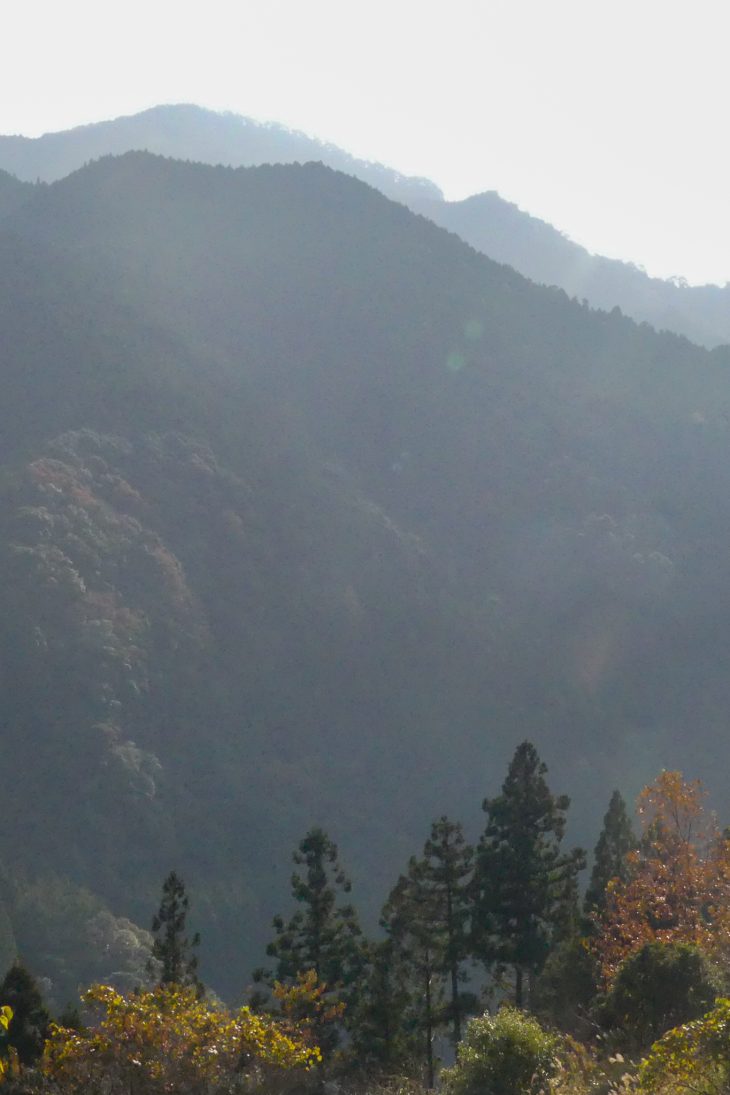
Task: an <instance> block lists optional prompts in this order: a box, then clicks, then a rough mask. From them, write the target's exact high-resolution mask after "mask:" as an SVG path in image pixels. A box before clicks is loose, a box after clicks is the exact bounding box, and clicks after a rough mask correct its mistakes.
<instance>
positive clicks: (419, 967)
mask: <svg viewBox="0 0 730 1095" xmlns="http://www.w3.org/2000/svg"><path fill="white" fill-rule="evenodd" d="M435 919H436V904H435V901H434V895H433V892H432V890H431V887H430V885H429V881H428V877H427V874H426V870H425V864H424V862H423V861H419V860H417V859H416V858H415V856H414V857H412V858H411V859H410V861H409V863H408V870H407V872H406V874H404V875H401V877H400V878H399V879H398V881H397V882H396V884H395V886H394V887H393V889H392V890H391V893H390V896H389V897H388V900H387V902H386V903H385V907H384V909H383V917H382V924H383V926H384V927H385V929H386V931H387V932H388V938H389V939H392V940H393V943H394V944H395V947H396V953H397V956H398V959H399V961H400V962H402V963H403V966H404V968H405V970H406V976H407V980H408V983H409V988H410V996H411V1006H410V1008H409V1009H408V1010H409V1012H410V1017H409V1025H410V1026H411V1028H412V1029H413V1031H414V1036H415V1038H416V1040H417V1041H418V1040H420V1043H421V1046H422V1053H423V1061H424V1063H425V1070H426V1086H427V1087H429V1088H431V1087H433V1085H434V1075H435V1072H434V1056H433V1040H434V1035H435V1033H436V1029H437V1027H438V1025H439V1022H440V1018H441V1016H442V1015H443V998H444V997H443V977H442V971H443V952H442V948H441V940H440V939H439V938H438V936H437V933H436V932H435V931H434V921H435ZM419 1056H420V1054H419Z"/></svg>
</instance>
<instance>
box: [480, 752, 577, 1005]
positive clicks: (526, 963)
mask: <svg viewBox="0 0 730 1095" xmlns="http://www.w3.org/2000/svg"><path fill="white" fill-rule="evenodd" d="M546 774H547V767H546V765H545V764H544V763H543V762H542V761H541V760H540V757H539V756H538V753H537V750H536V749H535V747H534V745H532V744H531V743H530V742H528V741H525V742H523V743H522V744H521V745H519V746H518V747H517V750H516V752H515V754H514V757H513V759H512V762H511V763H510V766H509V771H508V773H507V778H506V780H505V782H504V784H503V785H502V793H501V794H500V795H498V796H497V797H496V798H492V799H485V801H484V803H483V809H484V810H485V812H486V814H487V825H486V829H485V831H484V834H483V836H482V838H481V841H480V844H479V847H478V850H477V863H476V871H475V886H474V890H475V913H474V921H475V922H474V931H473V938H474V947H475V952H476V954H477V955H478V956H479V957H480V958H481V959H482V960H483V961H484V962H485V963H486V964H487V965H489V966H496V968H497V969H498V970H501V969H504V968H505V967H511V968H512V969H513V971H514V978H515V981H514V984H515V989H514V996H515V1004H516V1005H517V1007H522V1004H523V998H524V980H525V977H527V979H528V988H529V987H531V985H532V982H533V980H534V977H535V975H536V974H537V973H539V971H540V970H541V968H542V966H543V964H544V962H545V959H546V958H547V955H548V953H549V950H550V947H551V945H552V944H553V943H554V942H555V941H556V938H559V937H561V936H564V933H565V921H566V901H568V902H571V901H573V900H574V894H575V886H574V879H575V876H576V875H577V873H578V872H579V871H580V870H582V869H583V867H584V866H585V853H584V852H583V851H582V850H581V849H578V848H576V849H573V850H572V851H570V852H567V853H565V852H562V851H561V847H560V845H561V842H562V839H563V836H564V833H565V815H566V811H567V809H568V806H569V804H570V800H569V799H568V797H567V795H553V794H552V792H551V791H550V788H549V787H548V785H547V782H546V780H545V776H546Z"/></svg>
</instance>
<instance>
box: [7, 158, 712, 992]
mask: <svg viewBox="0 0 730 1095" xmlns="http://www.w3.org/2000/svg"><path fill="white" fill-rule="evenodd" d="M15 166H16V168H17V164H16V165H15ZM399 185H400V184H399ZM404 185H405V184H404ZM0 202H2V203H3V205H2V208H3V210H4V212H3V218H2V221H1V222H0V330H2V332H3V338H2V344H1V346H0V377H1V378H2V386H3V387H2V392H3V398H2V401H0V558H2V566H3V573H4V574H5V579H6V580H5V582H4V583H3V584H2V589H1V590H0V600H1V603H0V680H1V682H2V695H3V710H2V720H3V733H2V735H1V736H0V792H1V793H2V797H3V803H4V821H3V826H2V830H1V831H0V859H1V860H2V862H3V863H4V875H3V876H2V877H0V945H2V946H4V947H5V949H6V950H7V951H12V950H13V948H14V947H17V948H20V949H21V950H23V951H24V953H25V954H26V955H27V957H28V958H29V960H30V961H31V964H32V965H33V967H34V969H35V970H36V972H38V973H39V974H41V975H45V976H49V977H51V979H52V980H54V981H55V990H54V991H55V992H56V994H57V996H58V997H59V998H61V997H62V996H63V993H65V992H67V991H68V987H69V985H72V984H74V983H75V981H74V979H78V978H80V977H81V973H80V969H81V966H82V965H83V962H86V965H85V966H83V971H84V975H87V973H88V975H89V976H90V975H91V973H93V974H94V975H95V976H96V975H98V973H99V969H100V967H101V964H102V958H103V956H104V955H106V956H107V957H106V958H104V959H103V960H104V961H111V959H109V958H108V956H109V955H110V954H114V956H115V958H114V961H115V962H118V963H119V964H120V965H121V967H122V970H123V972H124V973H125V976H127V977H128V978H133V976H134V971H135V969H138V968H139V962H140V953H141V952H142V951H143V949H144V933H141V932H140V931H139V930H138V929H135V928H134V927H133V925H134V924H141V925H143V926H146V925H147V924H148V923H149V922H150V920H151V916H152V913H153V912H154V910H155V908H156V901H157V898H158V895H159V888H160V883H161V880H162V878H163V876H164V875H165V874H166V873H167V871H169V870H170V869H172V868H175V869H176V870H177V871H179V872H180V873H181V874H182V875H183V876H184V878H185V879H186V882H187V883H188V888H189V892H190V894H191V898H192V902H193V912H192V914H191V916H192V919H193V921H194V924H193V926H194V927H199V928H200V929H201V932H202V935H203V941H204V945H203V955H202V958H203V964H202V973H203V976H204V977H205V979H206V980H208V981H209V983H211V984H212V985H213V986H214V987H215V988H216V989H217V990H218V991H220V992H221V993H222V994H224V995H226V996H228V997H230V998H233V997H235V996H236V995H239V996H240V994H241V993H242V991H243V987H244V986H245V984H246V982H247V980H248V977H249V973H250V970H251V969H252V967H253V966H254V965H256V964H258V962H259V961H260V959H261V956H262V950H263V946H264V944H265V942H266V940H267V939H268V938H269V932H270V928H269V924H270V918H271V916H272V915H273V914H274V913H277V912H282V911H283V912H285V911H286V910H287V908H288V878H289V874H290V860H289V856H290V852H291V850H292V849H293V847H294V846H295V844H296V842H297V841H298V840H299V839H300V837H301V836H302V835H303V833H304V832H305V831H306V830H307V829H308V828H309V827H310V826H311V825H313V824H320V825H322V826H324V827H325V828H326V829H327V830H328V832H330V833H331V835H332V837H333V838H334V839H335V840H336V841H337V842H338V844H339V845H340V851H341V857H342V859H343V861H344V862H345V863H346V864H347V866H348V868H349V871H350V873H351V874H352V876H353V882H354V885H353V899H354V900H355V902H356V904H358V905H359V907H360V908H361V909H362V911H363V914H364V916H365V918H366V922H367V923H368V924H369V925H373V924H374V923H375V921H376V917H377V911H378V908H379V906H380V904H381V903H382V901H383V900H384V898H385V896H386V894H387V891H388V889H389V887H390V885H392V883H393V881H394V880H395V878H396V877H397V874H398V872H399V871H400V870H401V869H402V868H403V866H404V864H405V862H406V861H407V859H408V856H409V855H411V854H412V853H413V852H416V851H418V848H419V846H420V845H421V844H422V842H423V840H424V839H425V836H426V834H427V831H428V825H429V823H430V821H431V820H432V819H433V818H434V817H436V816H439V815H441V814H443V813H449V814H451V815H452V816H454V817H456V818H460V819H462V820H463V821H464V822H465V823H466V825H467V828H468V831H469V832H470V835H471V836H472V837H476V836H477V834H478V832H479V828H480V825H481V823H482V815H481V811H480V803H481V801H482V799H483V798H484V796H485V795H489V794H494V793H495V792H496V790H497V788H498V787H499V784H500V782H501V780H502V778H503V776H504V772H505V769H506V764H507V762H508V759H509V757H510V755H511V754H512V752H513V750H514V747H515V745H516V744H517V743H518V742H519V741H522V740H523V739H525V738H529V739H531V740H533V741H534V742H535V743H536V745H537V747H538V749H539V751H540V753H541V754H542V755H543V756H544V757H545V759H546V760H547V762H548V764H549V768H550V782H551V785H552V786H553V787H554V788H555V789H556V790H558V791H566V792H568V793H570V794H571V795H572V797H573V806H572V809H571V826H572V835H573V836H574V838H575V839H576V840H579V841H581V842H582V843H584V844H586V845H591V844H592V843H593V842H594V840H595V837H596V835H597V829H598V825H599V821H600V816H601V815H602V813H603V811H604V809H605V805H606V803H607V801H608V797H609V795H610V792H611V790H612V789H613V787H615V786H619V787H621V788H622V790H624V791H625V793H627V794H628V795H629V796H630V795H631V794H633V793H634V792H635V791H636V790H638V788H639V787H640V786H641V785H642V784H643V783H645V782H646V781H647V780H649V779H650V778H651V777H652V776H653V775H654V774H655V773H656V771H657V770H658V769H659V768H661V767H683V768H685V770H686V771H687V773H688V774H691V775H698V776H701V777H703V778H704V779H705V780H706V781H707V785H708V787H709V789H710V790H711V792H712V795H713V801H714V804H715V805H716V807H717V808H718V810H719V811H720V812H721V815H722V813H723V811H724V814H725V815H727V813H728V812H730V795H728V791H727V786H726V781H725V779H724V766H723V763H722V758H724V757H725V756H726V748H727V746H726V740H727V731H726V712H727V710H728V707H729V706H730V674H728V671H727V670H728V656H729V655H730V623H729V621H730V611H729V610H728V608H729V606H728V603H727V601H728V589H730V558H729V557H728V554H727V550H726V545H727V543H728V541H729V540H730V501H729V500H730V462H729V461H728V459H727V453H728V441H729V431H730V417H729V416H730V388H729V387H728V367H729V366H730V350H728V349H727V348H719V349H715V350H712V351H710V350H707V349H704V348H701V347H698V346H695V345H693V344H692V343H691V342H689V341H688V340H687V339H685V338H683V337H679V336H677V335H674V334H668V333H664V334H657V333H656V332H655V331H654V330H652V329H651V328H650V327H649V326H647V325H637V324H636V323H634V322H633V321H632V320H631V319H629V318H627V317H626V316H623V315H621V314H620V313H619V312H618V310H615V311H613V312H611V313H606V312H600V311H594V310H593V309H591V308H589V307H587V306H585V305H583V304H581V303H579V302H578V301H576V300H573V299H570V298H569V296H568V295H567V294H566V293H565V292H563V291H562V290H560V289H557V288H548V287H544V286H539V285H536V284H533V283H531V282H530V281H528V280H526V279H525V278H524V277H523V276H521V275H520V274H519V273H517V272H516V271H515V270H513V269H511V268H510V267H509V266H507V265H501V264H499V263H496V262H494V261H492V260H491V259H489V258H487V257H485V256H484V255H482V254H479V253H477V252H476V251H475V250H474V249H473V248H471V247H469V246H467V245H466V244H465V243H464V242H463V241H462V240H460V239H459V238H457V236H456V235H454V234H452V233H449V232H446V231H444V230H443V229H442V228H440V227H438V226H436V225H435V224H433V223H431V221H429V220H428V219H426V218H424V217H423V216H420V215H416V214H414V213H413V212H412V211H411V210H409V209H408V208H406V206H405V205H404V204H402V203H401V202H399V201H398V202H396V201H394V200H391V199H389V198H387V197H386V196H385V195H384V194H382V193H380V192H379V190H378V189H376V188H374V187H373V186H371V185H368V184H366V183H364V182H362V181H361V180H358V179H356V178H353V177H352V174H351V173H343V172H339V171H334V170H332V169H331V168H329V167H327V166H324V165H322V164H321V163H308V164H304V165H301V164H289V165H286V164H285V165H267V166H258V167H248V168H235V169H234V168H231V167H225V166H210V165H205V164H195V163H189V162H180V161H177V160H172V159H166V158H162V157H160V156H157V155H153V154H150V153H148V152H129V153H126V154H123V155H120V156H107V157H102V158H101V159H99V160H97V161H95V162H93V163H90V164H88V165H86V166H84V167H83V168H81V169H79V170H78V171H75V172H73V173H72V174H70V175H68V176H65V177H63V178H60V179H58V180H57V181H55V182H53V183H51V184H40V185H38V184H30V183H19V182H18V180H17V179H12V178H10V177H9V176H0ZM29 910H32V911H31V912H29ZM99 925H101V927H100V926H99ZM129 925H132V927H130V926H129ZM61 927H62V928H63V931H61V930H60V928H61ZM92 928H93V931H92ZM94 933H95V934H94ZM92 935H93V938H94V940H96V943H95V947H96V950H95V951H94V952H93V955H92V957H93V962H92V961H91V960H90V959H89V957H88V955H89V953H90V952H89V944H88V939H89V938H90V937H91V936H92ZM130 935H131V940H130ZM110 937H111V938H112V939H113V940H114V941H115V942H114V945H113V946H112V945H111V944H110V943H109V942H108V940H109V938H110ZM125 947H126V949H125ZM80 955H86V957H85V958H83V960H82V958H81V957H79V956H80ZM100 956H101V957H100ZM104 972H105V975H106V974H107V973H108V971H107V970H104Z"/></svg>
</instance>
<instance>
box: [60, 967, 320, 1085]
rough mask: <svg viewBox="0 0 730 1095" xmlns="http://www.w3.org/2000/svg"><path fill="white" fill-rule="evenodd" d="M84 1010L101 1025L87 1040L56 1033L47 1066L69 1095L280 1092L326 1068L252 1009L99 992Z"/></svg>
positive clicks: (171, 991) (171, 993)
mask: <svg viewBox="0 0 730 1095" xmlns="http://www.w3.org/2000/svg"><path fill="white" fill-rule="evenodd" d="M84 1002H85V1003H86V1005H87V1006H88V1007H91V1008H95V1009H96V1011H97V1013H98V1017H97V1020H96V1021H95V1022H94V1023H93V1024H92V1025H91V1026H90V1028H89V1029H88V1030H86V1031H81V1032H79V1031H75V1030H67V1029H65V1028H64V1027H59V1026H54V1027H53V1028H52V1031H51V1036H50V1038H49V1040H48V1042H47V1043H46V1050H45V1054H44V1057H43V1062H42V1068H43V1071H44V1073H45V1075H46V1076H47V1077H49V1078H50V1079H52V1080H54V1081H55V1082H56V1083H58V1085H59V1086H60V1087H61V1088H62V1089H63V1091H64V1092H67V1093H69V1095H73V1093H78V1095H81V1093H82V1092H83V1093H84V1095H94V1093H96V1092H103V1093H104V1095H117V1093H122V1092H123V1093H124V1095H130V1093H133V1095H166V1093H171V1092H175V1093H176V1095H177V1093H186V1092H190V1093H193V1092H195V1093H198V1092H206V1093H216V1092H223V1091H230V1090H231V1088H232V1087H233V1086H235V1088H236V1090H244V1091H245V1090H247V1089H253V1088H257V1087H259V1086H260V1085H263V1086H265V1088H266V1090H267V1091H275V1090H276V1089H277V1088H281V1087H286V1086H287V1082H288V1081H290V1080H291V1079H292V1078H293V1077H292V1073H295V1074H298V1073H299V1072H301V1071H302V1070H308V1069H310V1068H311V1067H312V1066H313V1065H315V1064H317V1063H318V1062H319V1060H320V1053H319V1050H318V1049H317V1047H316V1046H310V1045H307V1044H306V1043H305V1042H304V1041H303V1040H302V1039H301V1038H300V1037H298V1036H297V1034H296V1033H295V1032H294V1031H293V1030H292V1029H291V1028H285V1027H284V1026H283V1025H282V1024H281V1023H277V1022H276V1021H275V1020H273V1019H272V1018H270V1017H268V1016H261V1015H255V1014H254V1013H253V1012H252V1011H251V1010H250V1009H249V1008H247V1007H244V1008H241V1009H240V1010H239V1011H237V1012H235V1013H233V1014H232V1013H231V1012H229V1011H227V1010H226V1009H225V1008H223V1007H218V1006H214V1005H212V1004H210V1003H208V1002H206V1001H205V1000H198V999H197V998H196V992H195V989H194V988H180V987H177V986H165V987H159V988H156V989H155V990H154V991H152V992H138V993H132V994H130V995H129V996H122V995H121V994H120V993H118V992H116V991H115V990H114V989H112V988H109V987H108V986H106V985H95V986H93V987H92V988H91V989H89V990H88V992H86V993H85V995H84Z"/></svg>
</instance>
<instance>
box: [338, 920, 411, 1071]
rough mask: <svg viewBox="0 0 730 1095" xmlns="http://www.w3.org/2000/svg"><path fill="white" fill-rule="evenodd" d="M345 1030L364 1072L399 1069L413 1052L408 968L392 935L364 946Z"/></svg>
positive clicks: (405, 1064)
mask: <svg viewBox="0 0 730 1095" xmlns="http://www.w3.org/2000/svg"><path fill="white" fill-rule="evenodd" d="M349 1030H350V1034H351V1037H352V1050H353V1058H354V1060H355V1061H356V1062H357V1066H358V1068H359V1069H362V1070H364V1071H365V1073H366V1074H368V1075H372V1074H373V1073H376V1074H377V1073H381V1074H384V1075H386V1076H393V1075H396V1074H399V1073H403V1072H404V1071H407V1070H408V1065H409V1062H410V1061H411V1060H412V1059H413V1058H414V1057H415V1056H416V1053H417V1046H416V1044H415V1043H414V1037H413V1035H414V1030H413V1023H412V1009H411V995H410V993H409V990H408V970H407V968H406V966H405V964H404V962H403V957H402V955H401V953H400V951H399V949H398V947H397V946H396V944H395V941H394V939H393V938H392V937H388V938H386V939H382V940H379V941H378V942H377V943H371V944H370V945H369V947H368V949H367V965H366V969H365V973H364V975H363V977H362V980H361V982H360V985H359V986H358V993H357V999H356V1002H355V1004H354V1008H353V1012H352V1014H351V1016H350V1022H349Z"/></svg>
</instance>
